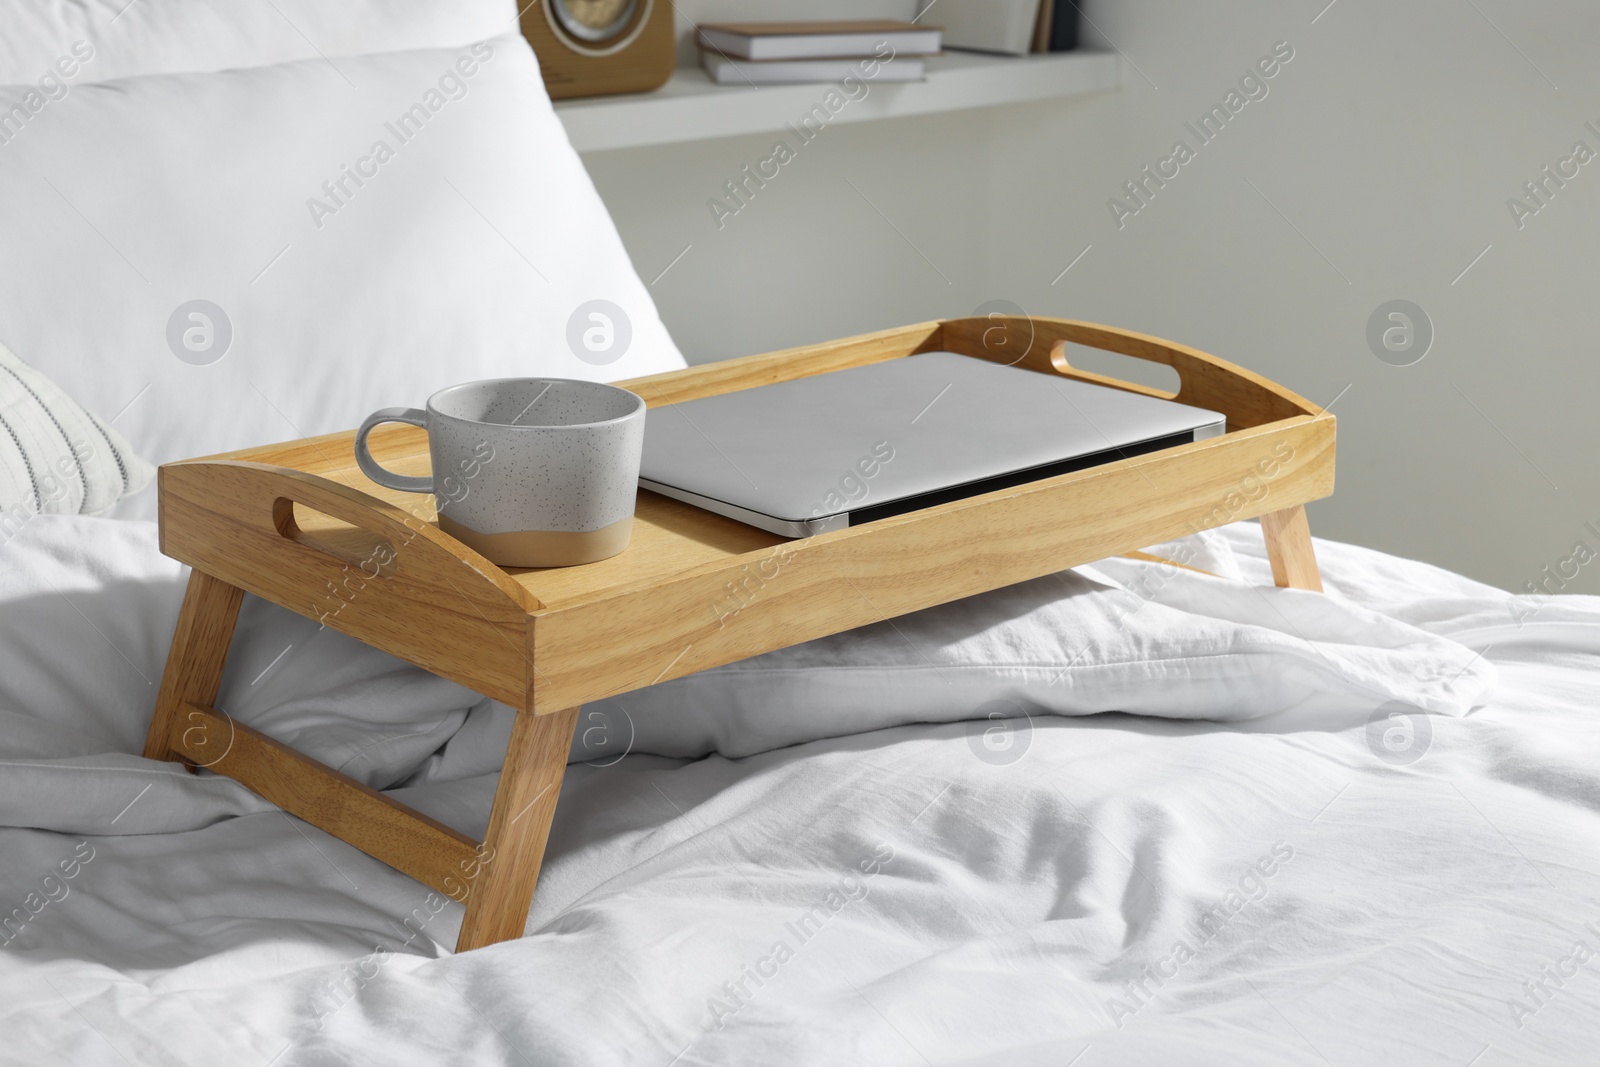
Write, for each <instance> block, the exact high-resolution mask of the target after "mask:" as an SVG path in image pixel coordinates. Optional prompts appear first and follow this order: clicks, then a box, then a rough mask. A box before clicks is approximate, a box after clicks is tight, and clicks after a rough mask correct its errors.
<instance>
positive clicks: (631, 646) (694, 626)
mask: <svg viewBox="0 0 1600 1067" xmlns="http://www.w3.org/2000/svg"><path fill="white" fill-rule="evenodd" d="M1333 457H1334V419H1333V417H1332V416H1331V415H1323V416H1319V417H1315V418H1313V417H1310V416H1300V417H1298V418H1295V419H1290V420H1286V421H1284V422H1280V423H1275V424H1272V425H1269V426H1263V427H1257V428H1255V429H1251V430H1243V431H1240V432H1238V433H1232V434H1227V435H1225V436H1222V437H1216V438H1211V439H1210V440H1206V441H1200V442H1196V443H1194V444H1190V445H1184V446H1182V447H1180V448H1176V449H1172V450H1170V451H1166V452H1161V453H1156V454H1154V455H1152V456H1144V457H1137V458H1134V459H1129V460H1123V461H1120V462H1117V463H1113V464H1108V465H1106V466H1103V467H1096V468H1092V469H1090V470H1086V471H1079V472H1076V473H1073V474H1066V475H1062V476H1060V477H1057V478H1051V479H1046V480H1044V481H1039V482H1033V483H1030V484H1028V485H1024V486H1019V487H1017V488H1014V489H1007V490H1001V491H999V492H995V493H990V494H986V495H984V496H980V497H973V498H971V499H968V500H961V501H956V502H953V503H950V504H945V505H941V506H939V507H935V508H930V509H927V510H925V511H921V512H914V513H911V514H909V515H903V516H897V517H895V518H890V519H884V520H881V521H879V522H875V523H870V524H867V525H863V526H857V527H852V528H850V529H848V530H840V531H838V532H836V533H831V534H824V535H822V536H819V537H814V538H810V539H807V540H801V541H791V542H786V543H784V544H781V545H777V546H775V547H773V548H770V549H766V550H762V551H760V552H755V553H749V554H746V555H744V556H741V557H737V558H735V559H732V560H729V561H728V562H727V563H726V564H724V565H719V566H711V567H706V568H703V569H701V570H699V571H696V572H694V573H692V574H687V575H685V576H683V577H682V578H680V579H678V580H676V581H672V582H668V583H665V584H661V585H657V586H654V587H649V588H640V589H636V590H631V591H628V592H624V593H619V594H617V595H614V596H611V597H608V598H605V599H602V600H598V601H594V602H589V603H582V604H574V605H573V606H571V607H568V608H564V609H551V610H547V611H545V612H541V613H539V614H537V615H536V616H535V618H534V623H533V625H534V631H533V636H534V647H535V648H536V650H537V654H538V657H539V662H540V664H541V668H542V669H541V673H540V675H539V678H538V681H537V684H536V686H535V691H534V706H535V707H536V708H537V709H539V710H541V711H544V710H555V709H559V708H564V707H571V706H573V705H576V704H581V703H583V702H585V701H589V700H597V699H601V698H604V697H609V696H616V695H620V694H623V693H627V692H630V691H632V690H634V689H639V688H643V687H644V686H648V685H652V684H655V683H657V682H661V681H666V680H668V679H671V678H677V677H681V676H683V675H686V674H690V673H693V672H694V671H699V670H705V669H707V668H710V667H715V666H720V665H722V664H725V663H731V662H733V661H735V660H739V659H744V658H746V657H749V656H754V655H759V654H761V653H763V652H769V651H771V650H773V649H776V648H782V647H786V646H789V645H793V644H798V643H800V642H803V641H809V640H813V639H815V638H818V637H823V636H826V635H827V634H831V633H837V632H839V631H841V630H846V629H850V628H852V627H855V626H862V625H865V624H867V623H871V622H877V621H879V620H881V619H885V618H892V617H894V616H897V615H902V614H905V613H907V612H911V611H917V610H920V609H922V608H925V607H931V606H933V605H935V604H941V603H945V602H948V601H951V600H957V599H960V598H961V597H966V596H972V595H974V594H977V593H981V592H985V591H987V590H990V589H996V588H999V587H1001V586H1005V585H1010V584H1014V583H1016V582H1021V581H1026V580H1028V579H1031V578H1037V577H1040V576H1042V575H1045V574H1051V573H1054V572H1056V571H1059V570H1063V569H1065V568H1068V567H1073V566H1077V565H1080V564H1084V563H1091V562H1093V561H1095V560H1099V559H1104V558H1106V557H1108V556H1112V555H1115V554H1117V553H1119V552H1123V551H1126V550H1127V549H1129V548H1131V547H1135V546H1143V545H1152V544H1157V543H1159V542H1161V541H1166V540H1170V539H1172V538H1175V537H1180V536H1183V535H1186V534H1189V533H1193V532H1196V531H1198V530H1203V529H1210V528H1212V527H1216V526H1221V525H1225V524H1226V523H1230V522H1236V521H1239V520H1241V519H1249V518H1255V517H1257V516H1259V515H1261V514H1263V513H1265V512H1269V511H1278V510H1281V509H1284V508H1289V507H1293V506H1294V505H1296V504H1304V503H1306V502H1307V501H1311V500H1316V499H1320V498H1322V497H1325V496H1328V495H1329V494H1331V493H1332V492H1333Z"/></svg>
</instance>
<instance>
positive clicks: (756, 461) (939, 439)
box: [640, 352, 1225, 521]
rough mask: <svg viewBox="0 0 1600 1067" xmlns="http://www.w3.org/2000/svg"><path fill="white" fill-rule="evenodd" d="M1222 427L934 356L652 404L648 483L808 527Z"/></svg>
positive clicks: (1166, 406) (1171, 406) (1127, 397)
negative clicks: (810, 523)
mask: <svg viewBox="0 0 1600 1067" xmlns="http://www.w3.org/2000/svg"><path fill="white" fill-rule="evenodd" d="M1224 421H1225V420H1224V417H1223V416H1222V415H1220V414H1218V413H1216V412H1213V411H1206V410H1204V409H1201V408H1196V407H1191V406H1189V405H1187V404H1179V403H1176V402H1174V401H1170V400H1161V399H1158V398H1155V397H1149V396H1144V395H1141V394H1139V393H1130V392H1127V391H1124V390H1121V389H1114V388H1111V387H1109V386H1102V385H1093V384H1090V383H1087V382H1079V381H1074V380H1073V379H1070V378H1062V377H1059V376H1056V375H1052V374H1041V373H1039V372H1037V371H1031V370H1026V369H1023V368H1020V367H1008V366H1005V365H1002V364H998V363H992V362H990V361H988V360H984V359H976V358H973V357H971V356H963V355H958V354H956V353H952V352H925V353H922V354H920V355H915V356H907V357H904V358H902V359H891V360H886V361H884V362H881V363H872V364H868V365H866V366H862V367H851V368H849V369H847V370H841V371H833V372H829V373H826V374H818V375H813V376H811V377H808V378H797V379H795V380H793V381H785V382H775V383H773V384H771V385H764V386H758V387H756V388H754V389H745V390H740V391H738V392H734V393H726V394H723V395H721V396H713V397H705V398H703V399H699V400H689V401H685V402H683V403H680V404H671V405H667V406H663V407H658V408H652V409H651V410H650V413H649V415H648V416H647V417H646V419H645V439H644V458H643V462H642V464H641V467H640V480H641V481H642V482H643V483H645V485H646V487H647V488H655V487H667V488H671V489H677V490H680V491H683V492H686V493H690V494H694V495H698V496H702V497H706V498H709V499H710V500H714V501H720V502H723V503H726V504H731V505H734V506H735V507H738V508H742V509H745V510H748V511H752V512H756V513H758V514H761V515H768V516H772V517H775V518H778V519H783V520H791V521H804V520H811V519H816V518H818V517H823V516H829V515H838V514H841V513H845V512H850V511H853V510H856V509H860V508H865V507H869V506H874V505H881V504H888V503H892V502H893V501H896V500H904V499H906V498H908V497H918V496H924V495H927V494H930V493H936V492H938V491H940V490H945V489H949V488H951V487H955V486H961V485H966V484H968V483H975V482H982V481H984V480H986V479H992V478H995V477H996V476H1000V475H1005V474H1009V473H1013V472H1017V471H1024V470H1027V469H1029V468H1034V467H1045V466H1048V465H1051V464H1056V463H1059V462H1061V461H1062V460H1067V459H1072V458H1076V457H1080V456H1090V455H1094V454H1097V453H1104V452H1107V451H1108V450H1114V449H1119V448H1124V447H1127V446H1131V445H1137V444H1140V443H1143V442H1149V441H1152V440H1156V439H1160V438H1167V437H1171V436H1173V435H1182V434H1189V435H1192V436H1197V437H1206V436H1210V435H1212V434H1214V433H1221V432H1222V429H1223V423H1224ZM1115 458H1117V457H1116V455H1114V454H1113V455H1111V456H1110V457H1108V459H1115ZM652 483H653V484H652ZM674 495H676V494H674Z"/></svg>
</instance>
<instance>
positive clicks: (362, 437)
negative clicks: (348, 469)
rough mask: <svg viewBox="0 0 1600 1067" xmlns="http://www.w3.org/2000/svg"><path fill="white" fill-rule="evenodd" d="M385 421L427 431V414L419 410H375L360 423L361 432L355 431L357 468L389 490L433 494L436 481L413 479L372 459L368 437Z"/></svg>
mask: <svg viewBox="0 0 1600 1067" xmlns="http://www.w3.org/2000/svg"><path fill="white" fill-rule="evenodd" d="M385 422H404V423H408V424H410V425H412V426H420V427H421V428H422V429H424V430H426V429H427V428H428V413H427V412H425V411H423V410H421V409H420V408H384V409H382V410H381V411H374V412H373V413H372V414H371V415H368V416H367V421H365V422H363V423H362V424H361V429H359V430H357V431H356V466H358V467H360V468H361V473H362V474H365V475H366V476H367V477H368V478H371V479H372V480H373V481H375V482H377V483H378V484H379V485H381V486H383V487H385V488H387V489H398V490H400V491H401V492H402V493H431V492H433V478H432V477H431V476H429V477H427V478H413V477H410V476H408V475H404V474H396V473H395V472H394V471H392V470H389V469H388V468H386V467H382V466H379V464H378V461H377V460H375V459H373V458H372V452H371V451H370V450H369V449H368V448H367V435H368V434H369V433H371V432H372V430H373V427H375V426H378V425H381V424H382V423H385Z"/></svg>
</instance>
